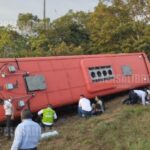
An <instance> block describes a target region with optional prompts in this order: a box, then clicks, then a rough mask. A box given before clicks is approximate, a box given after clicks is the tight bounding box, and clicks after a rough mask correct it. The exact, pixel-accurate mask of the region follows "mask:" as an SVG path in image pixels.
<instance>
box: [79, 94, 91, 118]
mask: <svg viewBox="0 0 150 150" xmlns="http://www.w3.org/2000/svg"><path fill="white" fill-rule="evenodd" d="M78 114H79V116H81V117H88V116H91V114H92V106H91V102H90V100H89V99H87V98H85V96H84V95H80V99H79V104H78Z"/></svg>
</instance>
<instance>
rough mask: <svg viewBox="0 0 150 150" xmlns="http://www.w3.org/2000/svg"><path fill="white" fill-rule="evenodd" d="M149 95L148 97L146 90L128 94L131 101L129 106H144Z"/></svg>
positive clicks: (149, 93) (148, 93)
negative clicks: (136, 104)
mask: <svg viewBox="0 0 150 150" xmlns="http://www.w3.org/2000/svg"><path fill="white" fill-rule="evenodd" d="M149 95H150V91H149V90H146V91H144V90H132V91H130V93H129V99H130V101H131V104H134V103H138V102H139V103H142V105H144V106H145V105H146V101H147V100H148V96H149Z"/></svg>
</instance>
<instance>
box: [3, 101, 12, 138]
mask: <svg viewBox="0 0 150 150" xmlns="http://www.w3.org/2000/svg"><path fill="white" fill-rule="evenodd" d="M0 104H1V105H3V107H4V110H5V116H6V133H7V136H8V138H9V139H10V138H11V128H12V120H13V119H14V113H13V105H12V103H11V99H8V100H3V99H0Z"/></svg>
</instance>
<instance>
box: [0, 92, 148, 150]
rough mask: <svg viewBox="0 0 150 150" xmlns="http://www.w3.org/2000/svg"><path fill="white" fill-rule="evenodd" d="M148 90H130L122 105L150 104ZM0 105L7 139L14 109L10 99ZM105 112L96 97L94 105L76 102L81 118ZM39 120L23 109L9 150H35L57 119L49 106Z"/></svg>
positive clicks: (86, 102) (40, 112)
mask: <svg viewBox="0 0 150 150" xmlns="http://www.w3.org/2000/svg"><path fill="white" fill-rule="evenodd" d="M149 100H150V90H131V91H130V92H129V98H128V99H126V100H125V101H124V102H123V103H124V104H136V103H142V104H143V105H146V104H148V103H149V104H150V101H149ZM0 104H1V105H3V107H4V111H5V116H6V129H7V134H8V137H11V126H12V120H13V118H14V109H13V105H12V102H11V100H10V99H8V100H2V99H0ZM104 110H105V107H104V103H103V101H102V100H101V99H100V98H99V97H98V96H96V97H95V101H94V103H92V104H91V101H90V100H89V99H88V98H86V97H85V96H84V95H80V99H79V102H78V114H79V116H81V117H90V116H93V115H98V114H101V113H103V112H104ZM38 116H39V117H40V119H41V123H40V125H39V124H38V123H36V122H34V121H33V120H32V113H31V112H30V110H29V109H24V110H23V111H22V112H21V120H22V122H21V123H20V124H19V125H18V126H17V127H16V129H15V135H14V141H13V144H12V147H11V150H37V146H38V143H39V140H40V139H41V133H42V131H43V132H44V131H45V128H46V127H49V128H51V127H52V126H53V124H54V120H55V119H57V114H56V112H55V111H54V110H53V109H52V106H51V105H48V107H47V108H45V109H42V110H40V111H39V112H38Z"/></svg>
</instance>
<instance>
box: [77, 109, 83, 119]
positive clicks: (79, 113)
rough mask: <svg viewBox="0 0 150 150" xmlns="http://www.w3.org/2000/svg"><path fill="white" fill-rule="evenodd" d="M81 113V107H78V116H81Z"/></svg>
mask: <svg viewBox="0 0 150 150" xmlns="http://www.w3.org/2000/svg"><path fill="white" fill-rule="evenodd" d="M82 114H83V110H82V108H81V107H78V115H79V116H80V117H82Z"/></svg>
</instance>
